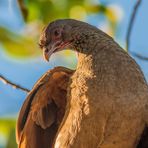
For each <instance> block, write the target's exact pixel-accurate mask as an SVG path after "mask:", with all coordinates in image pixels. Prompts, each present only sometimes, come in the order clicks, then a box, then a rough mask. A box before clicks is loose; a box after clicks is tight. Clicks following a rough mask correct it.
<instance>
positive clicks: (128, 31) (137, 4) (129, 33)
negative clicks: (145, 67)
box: [126, 0, 148, 61]
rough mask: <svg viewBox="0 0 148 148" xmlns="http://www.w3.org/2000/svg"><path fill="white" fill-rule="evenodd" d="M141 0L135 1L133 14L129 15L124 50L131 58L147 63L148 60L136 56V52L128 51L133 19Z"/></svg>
mask: <svg viewBox="0 0 148 148" xmlns="http://www.w3.org/2000/svg"><path fill="white" fill-rule="evenodd" d="M141 2H142V0H137V2H136V4H135V6H134V9H133V12H132V15H131V18H130V21H129V26H128V29H127V34H126V49H127V51H128V52H130V53H131V54H132V55H133V56H135V57H137V58H139V59H141V60H145V61H147V60H148V57H145V56H143V55H141V54H138V53H136V52H131V51H130V50H129V49H130V38H131V33H132V29H133V25H134V22H135V18H136V14H137V11H138V8H139V6H140V4H141Z"/></svg>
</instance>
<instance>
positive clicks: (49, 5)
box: [0, 0, 117, 58]
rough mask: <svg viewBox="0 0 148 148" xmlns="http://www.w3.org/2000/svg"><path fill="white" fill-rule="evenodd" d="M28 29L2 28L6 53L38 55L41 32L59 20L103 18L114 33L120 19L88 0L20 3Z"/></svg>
mask: <svg viewBox="0 0 148 148" xmlns="http://www.w3.org/2000/svg"><path fill="white" fill-rule="evenodd" d="M18 4H19V7H20V10H21V13H22V16H23V18H24V22H25V27H24V28H23V29H22V30H20V31H18V32H17V33H16V32H11V31H9V30H8V29H6V28H2V27H0V41H1V43H2V45H3V47H4V51H5V52H6V53H7V54H8V55H11V56H13V57H15V58H16V57H17V58H27V57H35V56H38V55H39V53H40V52H39V50H37V49H38V47H37V42H38V36H39V32H40V31H41V29H42V28H43V26H44V25H45V24H47V23H48V22H50V21H52V20H55V19H58V18H75V19H80V20H85V19H86V18H87V16H88V15H91V14H97V15H104V16H105V17H106V18H107V19H108V20H109V23H110V26H111V28H112V30H115V27H116V23H117V19H116V14H115V12H114V11H113V9H111V8H109V7H107V5H103V4H99V3H98V4H96V3H93V1H86V0H18Z"/></svg>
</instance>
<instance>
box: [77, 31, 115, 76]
mask: <svg viewBox="0 0 148 148" xmlns="http://www.w3.org/2000/svg"><path fill="white" fill-rule="evenodd" d="M111 42H112V43H111ZM110 44H112V45H113V44H115V42H114V41H113V39H112V38H111V37H109V36H108V35H106V34H99V33H98V32H97V33H94V34H91V35H88V38H87V40H85V42H82V44H80V48H78V50H79V52H78V65H77V70H78V71H79V72H80V71H81V72H83V73H85V74H93V73H95V70H96V71H97V67H98V66H97V65H96V64H99V63H98V61H99V56H100V55H101V54H100V53H101V52H102V51H103V50H107V49H108V48H109V45H110ZM115 46H116V45H115Z"/></svg>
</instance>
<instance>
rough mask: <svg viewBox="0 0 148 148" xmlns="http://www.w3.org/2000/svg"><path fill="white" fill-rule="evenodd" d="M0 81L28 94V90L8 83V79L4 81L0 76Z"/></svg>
mask: <svg viewBox="0 0 148 148" xmlns="http://www.w3.org/2000/svg"><path fill="white" fill-rule="evenodd" d="M0 80H1V81H2V82H3V83H4V84H9V85H11V86H12V87H13V88H16V89H20V90H22V91H24V92H26V93H28V92H29V91H30V90H29V89H27V88H24V87H22V86H20V85H18V84H15V83H12V82H11V81H9V80H8V79H6V78H5V77H4V76H2V75H1V74H0Z"/></svg>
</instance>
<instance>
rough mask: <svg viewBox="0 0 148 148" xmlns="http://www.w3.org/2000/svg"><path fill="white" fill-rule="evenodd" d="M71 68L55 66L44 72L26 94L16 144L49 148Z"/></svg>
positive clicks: (19, 119) (63, 107)
mask: <svg viewBox="0 0 148 148" xmlns="http://www.w3.org/2000/svg"><path fill="white" fill-rule="evenodd" d="M73 72H74V71H73V70H70V69H67V68H64V67H56V68H54V69H53V70H50V71H48V72H47V73H46V74H44V75H43V76H42V77H41V78H40V79H39V80H38V82H37V83H36V84H35V86H34V87H33V89H32V90H31V92H30V93H29V94H28V96H27V98H26V100H25V102H24V104H23V106H22V108H21V110H20V113H19V117H18V121H17V127H16V140H17V143H18V145H19V148H26V147H27V148H41V147H42V148H44V147H46V148H48V147H49V148H51V147H52V143H53V141H54V138H55V134H56V132H57V130H58V127H59V125H60V123H61V121H62V119H63V116H64V113H65V106H66V95H67V87H68V82H69V79H70V77H71V75H72V74H73Z"/></svg>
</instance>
